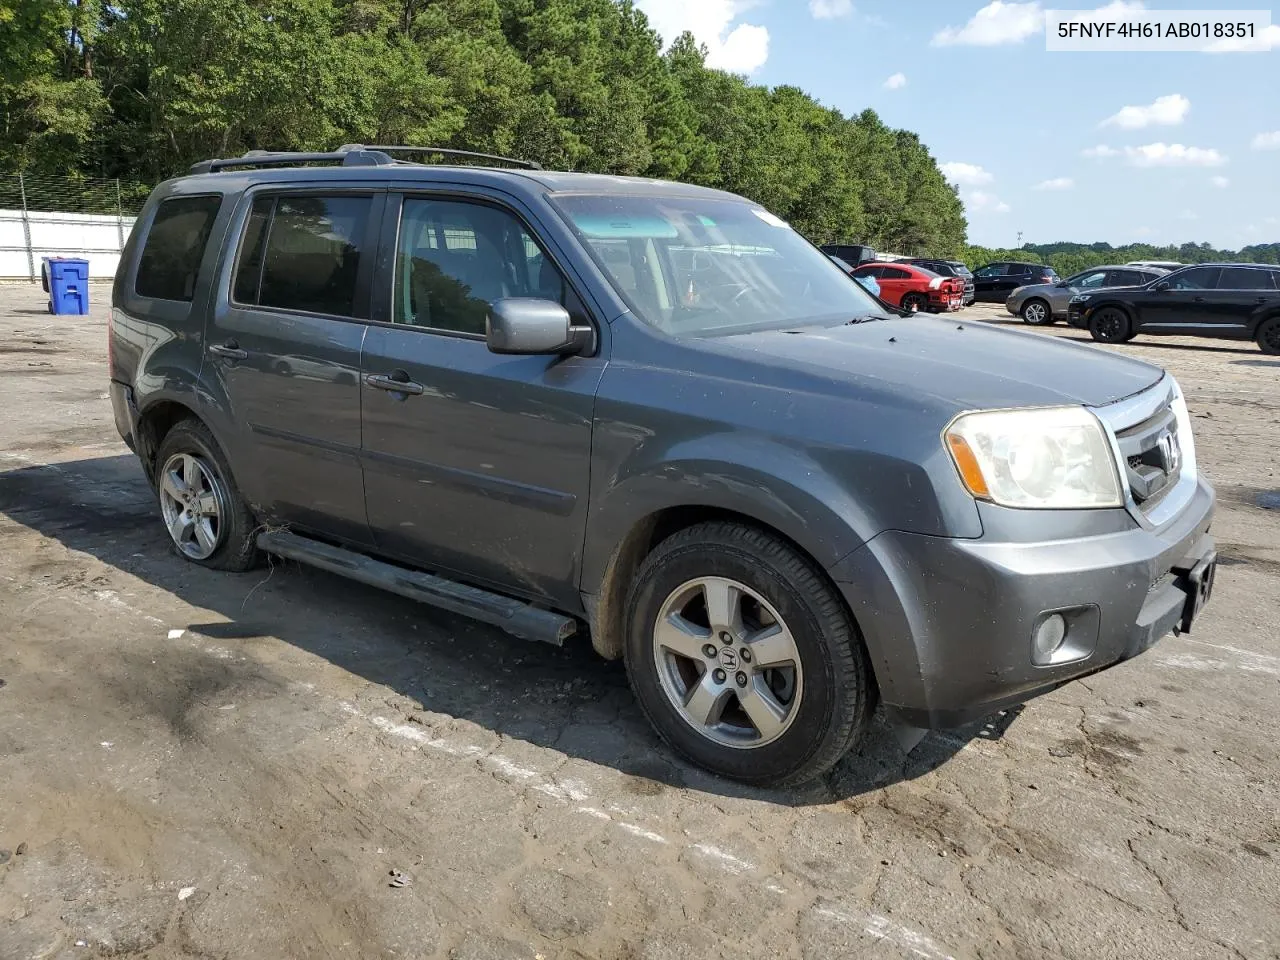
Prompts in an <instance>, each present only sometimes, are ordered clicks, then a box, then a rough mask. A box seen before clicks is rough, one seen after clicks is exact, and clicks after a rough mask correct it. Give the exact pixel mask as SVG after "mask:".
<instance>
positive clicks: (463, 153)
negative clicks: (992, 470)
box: [338, 143, 542, 170]
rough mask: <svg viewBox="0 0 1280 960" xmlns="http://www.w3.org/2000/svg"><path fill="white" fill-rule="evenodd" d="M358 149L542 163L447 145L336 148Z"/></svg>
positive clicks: (536, 165) (532, 167)
mask: <svg viewBox="0 0 1280 960" xmlns="http://www.w3.org/2000/svg"><path fill="white" fill-rule="evenodd" d="M348 150H349V151H358V150H372V151H375V152H378V153H438V154H440V155H442V156H445V157H470V158H472V159H474V160H497V161H498V162H499V163H509V164H511V165H512V166H515V167H524V168H525V169H526V170H541V169H542V164H540V163H536V162H534V161H533V160H516V159H515V158H513V157H502V156H499V155H497V154H495V153H475V152H474V151H472V150H454V149H451V148H448V147H409V146H382V145H377V146H368V145H365V144H362V143H348V144H345V145H344V146H341V147H339V148H338V152H339V153H342V152H344V151H348Z"/></svg>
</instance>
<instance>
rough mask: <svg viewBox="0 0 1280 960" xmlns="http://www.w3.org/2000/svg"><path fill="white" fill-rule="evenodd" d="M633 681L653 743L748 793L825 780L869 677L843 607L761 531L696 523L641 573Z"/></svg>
mask: <svg viewBox="0 0 1280 960" xmlns="http://www.w3.org/2000/svg"><path fill="white" fill-rule="evenodd" d="M628 617H629V619H628V629H627V644H626V663H627V673H628V676H629V677H630V680H631V685H632V689H633V690H634V691H635V694H636V699H637V700H638V701H639V703H640V706H641V708H642V709H643V710H644V712H645V714H646V715H647V716H648V718H649V720H650V722H651V723H652V724H653V725H654V727H655V728H656V729H657V731H658V733H659V734H660V735H661V736H662V737H663V739H665V740H666V741H667V742H668V743H669V744H671V746H672V747H673V748H674V749H675V750H676V751H678V752H679V753H681V754H683V755H684V756H685V757H687V758H689V759H690V760H692V761H693V762H694V763H697V764H700V765H701V766H703V767H706V768H707V769H709V770H711V771H713V772H714V773H717V774H720V775H722V776H726V777H730V778H732V779H735V780H740V781H743V782H745V783H752V784H761V785H764V784H768V785H771V786H789V785H794V784H798V783H803V782H806V781H808V780H812V779H814V778H815V777H819V776H821V775H822V774H824V773H826V772H827V771H828V770H830V769H831V767H832V766H834V765H835V763H836V761H838V760H839V759H840V757H842V756H843V755H844V754H845V752H846V751H847V750H848V749H849V747H850V746H852V745H853V743H854V742H856V741H857V740H858V739H859V738H860V737H861V736H862V734H863V732H864V731H865V729H866V726H867V723H868V720H869V718H870V716H871V711H872V708H873V706H874V687H873V684H872V677H871V669H870V665H869V663H868V660H867V656H866V652H865V649H864V648H863V645H862V641H861V639H860V637H859V636H858V634H857V629H856V627H855V626H854V625H853V623H852V622H851V621H850V618H849V616H848V613H847V612H846V611H845V609H844V606H843V604H842V603H841V602H840V599H839V597H838V595H837V594H836V593H835V591H834V589H833V588H832V587H831V585H830V584H829V583H828V582H827V581H826V580H825V578H824V577H823V576H822V574H821V572H820V571H819V570H818V569H817V568H815V567H814V566H813V564H812V563H811V562H809V561H808V560H807V559H805V558H804V557H802V556H801V555H799V554H798V553H797V552H796V551H795V550H794V549H793V548H791V547H790V546H788V545H787V544H784V543H782V542H781V541H779V540H778V539H776V538H774V537H772V536H770V535H769V534H767V533H764V532H763V531H760V530H757V529H754V528H752V527H749V526H745V525H742V524H737V523H727V522H713V523H705V524H699V525H698V526H695V527H690V528H689V529H686V530H684V531H681V532H680V533H677V534H675V535H673V536H672V537H670V538H669V539H667V540H665V541H663V542H662V543H661V544H660V545H659V546H658V547H657V548H656V549H655V550H654V551H653V553H651V554H650V555H649V556H648V558H646V560H645V562H644V563H643V564H642V566H641V568H640V571H639V573H638V574H637V576H636V579H635V582H634V583H633V585H632V588H631V593H630V597H629V602H628Z"/></svg>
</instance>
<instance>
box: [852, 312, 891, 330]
mask: <svg viewBox="0 0 1280 960" xmlns="http://www.w3.org/2000/svg"><path fill="white" fill-rule="evenodd" d="M888 319H889V318H888V317H886V316H884V315H882V314H879V313H868V314H867V315H866V316H864V317H854V318H853V319H852V320H846V321H845V322H844V323H842V324H840V325H841V326H842V327H852V326H853V325H854V324H857V323H875V322H876V321H877V320H888Z"/></svg>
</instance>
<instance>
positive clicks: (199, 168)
mask: <svg viewBox="0 0 1280 960" xmlns="http://www.w3.org/2000/svg"><path fill="white" fill-rule="evenodd" d="M326 162H327V163H340V164H342V165H343V166H344V167H387V166H390V165H391V164H393V163H395V161H394V160H392V159H391V157H389V156H387V154H386V153H381V152H379V151H377V150H368V149H365V148H364V147H351V148H347V147H343V148H342V149H341V150H335V151H334V152H332V153H289V152H281V153H273V152H271V151H269V150H250V151H248V152H247V153H245V155H244V156H242V157H228V158H226V159H223V160H201V161H200V162H199V163H194V164H192V165H191V171H190V172H191V173H193V174H194V173H217V172H218V171H219V170H226V169H229V168H231V167H292V166H297V165H299V164H303V163H326Z"/></svg>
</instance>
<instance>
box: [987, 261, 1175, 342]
mask: <svg viewBox="0 0 1280 960" xmlns="http://www.w3.org/2000/svg"><path fill="white" fill-rule="evenodd" d="M1168 272H1169V271H1168V270H1163V269H1160V268H1158V267H1135V266H1122V267H1113V266H1104V267H1091V268H1090V269H1088V270H1083V271H1081V272H1080V273H1077V274H1075V275H1074V276H1070V277H1067V279H1065V280H1058V281H1056V282H1053V283H1033V284H1029V285H1028V286H1025V287H1018V288H1017V289H1016V290H1014V291H1013V292H1012V293H1010V294H1009V297H1008V299H1007V300H1005V302H1004V306H1005V309H1006V310H1008V311H1009V312H1010V313H1012V314H1013V315H1014V316H1015V317H1021V318H1022V320H1023V322H1024V323H1029V324H1031V325H1033V326H1037V327H1044V326H1048V325H1050V324H1052V323H1057V322H1058V321H1059V320H1066V319H1067V316H1068V314H1069V313H1070V310H1069V308H1070V306H1071V298H1072V297H1074V296H1075V295H1076V294H1078V293H1092V292H1093V291H1095V290H1103V289H1107V288H1109V287H1140V286H1142V285H1143V284H1144V283H1150V282H1151V281H1152V280H1155V279H1156V278H1157V277H1162V276H1164V275H1165V274H1166V273H1168Z"/></svg>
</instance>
